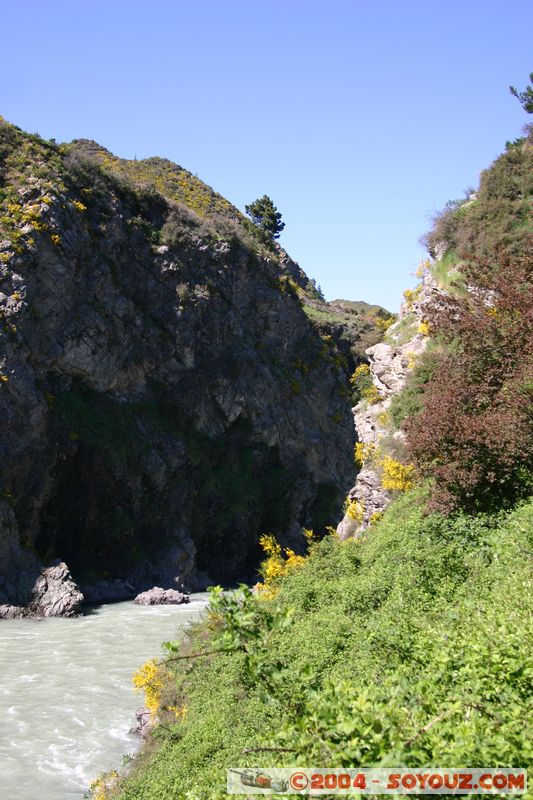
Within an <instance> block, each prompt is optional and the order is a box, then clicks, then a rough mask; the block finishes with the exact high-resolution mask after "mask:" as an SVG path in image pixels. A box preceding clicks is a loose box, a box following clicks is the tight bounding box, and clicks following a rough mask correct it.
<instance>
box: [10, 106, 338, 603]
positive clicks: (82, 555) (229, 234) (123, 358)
mask: <svg viewBox="0 0 533 800" xmlns="http://www.w3.org/2000/svg"><path fill="white" fill-rule="evenodd" d="M0 203H1V210H0V417H1V419H2V426H1V430H0V453H1V467H0V603H11V604H16V605H23V606H26V605H29V604H31V603H32V602H35V593H34V590H35V585H36V581H37V582H38V580H39V575H40V573H41V570H42V569H43V567H46V566H47V565H49V564H51V563H56V560H57V559H59V560H61V561H64V562H66V564H67V565H68V568H70V571H71V573H72V577H73V579H74V581H75V582H76V583H77V584H78V585H80V586H81V588H82V590H84V591H85V593H86V594H87V595H88V597H89V598H95V599H97V598H98V597H103V596H109V597H110V598H112V599H117V598H118V597H120V596H121V593H122V591H123V590H124V592H125V594H126V595H128V593H129V592H130V590H131V591H132V590H133V589H134V590H135V591H140V590H142V589H146V588H148V587H150V586H153V585H154V584H155V583H157V584H158V585H160V586H162V587H164V588H172V587H174V588H175V587H176V585H177V584H178V585H181V584H185V585H186V586H188V587H190V588H195V587H200V586H203V585H205V584H206V582H208V581H226V582H228V581H234V580H237V579H241V578H250V577H253V575H254V570H255V567H256V565H257V561H258V557H259V553H258V545H257V541H258V536H259V534H261V533H265V532H272V533H275V534H276V535H277V536H279V537H280V538H281V541H286V542H287V543H288V542H292V544H293V545H295V543H297V541H298V537H299V535H300V534H299V530H300V527H301V526H302V525H306V526H311V527H314V528H317V529H320V528H322V527H323V526H324V525H326V524H328V523H331V522H335V521H336V520H335V516H336V514H337V509H338V508H339V507H340V504H341V502H342V498H343V496H344V495H345V493H346V490H347V488H348V485H349V481H350V472H351V463H352V456H351V444H352V441H353V431H352V424H351V417H350V409H349V404H348V401H347V399H346V398H347V392H346V385H345V374H344V371H343V369H342V366H341V365H340V364H339V360H338V359H336V358H335V352H333V350H332V345H331V343H330V342H327V341H324V340H323V339H322V338H321V336H320V334H319V332H318V331H317V329H316V328H315V327H314V326H313V324H312V323H311V322H310V320H309V319H308V317H307V315H306V314H305V313H304V310H303V309H302V302H301V299H300V298H299V295H298V292H297V291H296V290H295V289H294V286H293V285H292V282H291V281H290V280H289V279H288V276H287V274H286V271H285V270H284V268H283V265H282V263H281V261H282V260H281V259H280V257H279V255H278V254H277V253H276V251H275V250H273V249H269V248H268V247H265V246H264V244H261V243H260V242H259V241H258V240H256V239H254V235H253V230H251V229H250V227H249V224H246V222H245V221H244V220H243V218H242V216H241V215H240V214H239V212H238V211H237V210H236V209H234V208H233V207H231V206H230V204H228V203H227V201H224V200H223V198H220V196H219V195H216V193H214V192H212V190H210V189H209V187H206V186H205V185H204V184H201V182H200V181H198V179H196V178H194V177H193V176H191V175H190V173H187V172H186V171H185V170H182V169H181V168H180V167H177V166H176V165H172V164H170V162H163V161H161V160H160V159H150V160H148V161H147V162H133V161H131V162H121V161H120V160H118V159H116V158H115V157H114V156H111V154H109V153H107V151H104V150H103V149H102V148H99V147H98V146H97V145H95V144H94V143H90V142H89V143H88V142H74V143H72V144H70V145H61V146H57V145H56V144H55V143H54V142H45V141H43V140H42V139H40V138H39V137H37V136H29V135H27V134H25V133H23V132H22V131H20V130H19V129H17V128H15V127H14V126H12V125H9V124H7V123H6V122H3V121H2V122H1V123H0ZM347 481H348V483H347ZM41 578H42V575H41ZM41 582H42V581H41ZM126 582H128V584H126ZM95 587H97V588H96V590H95ZM98 587H100V589H99V590H98ZM124 587H126V588H124ZM127 587H129V588H127Z"/></svg>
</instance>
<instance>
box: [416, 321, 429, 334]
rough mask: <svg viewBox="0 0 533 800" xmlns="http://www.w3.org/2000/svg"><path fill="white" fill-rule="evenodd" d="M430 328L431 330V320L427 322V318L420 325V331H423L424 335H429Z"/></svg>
mask: <svg viewBox="0 0 533 800" xmlns="http://www.w3.org/2000/svg"><path fill="white" fill-rule="evenodd" d="M429 330H430V329H429V322H427V321H426V320H424V322H421V323H420V325H419V326H418V333H421V334H422V336H429Z"/></svg>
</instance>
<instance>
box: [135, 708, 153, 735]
mask: <svg viewBox="0 0 533 800" xmlns="http://www.w3.org/2000/svg"><path fill="white" fill-rule="evenodd" d="M153 727H154V717H153V715H152V714H151V713H150V711H149V709H148V708H138V709H137V711H136V712H135V726H134V727H133V728H131V730H130V733H136V734H137V735H138V736H140V737H141V738H142V739H146V737H147V736H148V734H149V733H150V731H151V730H152V728H153Z"/></svg>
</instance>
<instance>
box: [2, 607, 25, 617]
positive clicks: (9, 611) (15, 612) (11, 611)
mask: <svg viewBox="0 0 533 800" xmlns="http://www.w3.org/2000/svg"><path fill="white" fill-rule="evenodd" d="M25 611H26V609H25V608H23V607H22V606H10V605H3V606H0V619H20V618H21V617H24V616H25Z"/></svg>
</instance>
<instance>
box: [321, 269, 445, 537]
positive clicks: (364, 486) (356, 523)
mask: <svg viewBox="0 0 533 800" xmlns="http://www.w3.org/2000/svg"><path fill="white" fill-rule="evenodd" d="M439 294H441V290H440V289H439V288H438V287H437V284H436V282H435V281H434V280H433V278H432V277H431V274H430V273H427V274H425V276H424V278H423V281H422V283H421V285H420V288H419V290H418V292H417V293H415V297H414V299H412V300H410V301H409V302H406V303H404V304H403V305H402V307H401V309H400V315H399V319H398V321H397V322H395V323H394V324H393V325H392V326H391V327H390V328H389V330H388V331H387V336H386V339H385V341H383V342H380V343H379V344H376V345H374V346H373V347H369V348H368V349H367V351H366V354H367V356H368V359H369V366H370V374H371V376H372V382H373V384H374V386H375V387H376V389H377V390H378V393H379V397H380V398H381V399H380V400H379V402H375V403H371V404H369V403H368V401H367V400H362V401H361V402H360V403H358V404H357V405H356V406H355V408H353V409H352V412H353V416H354V423H355V430H356V434H357V439H358V441H359V442H361V443H363V445H365V446H366V447H367V448H368V452H372V450H373V449H374V448H377V447H378V446H379V444H380V441H383V440H384V439H385V438H386V437H389V436H391V435H392V437H393V439H396V440H398V441H399V442H401V441H402V440H403V433H402V431H401V430H399V431H395V432H394V433H393V434H391V433H390V430H389V425H388V422H387V411H388V409H389V407H390V404H391V401H392V398H393V396H394V395H395V394H397V393H398V392H400V391H401V389H402V388H403V387H404V385H405V381H406V379H407V376H408V374H409V372H410V370H411V369H412V368H413V366H414V363H415V362H416V359H417V357H419V356H420V354H421V353H422V352H423V351H424V350H425V348H426V345H427V342H428V338H427V336H426V335H425V332H424V329H423V326H422V330H420V328H421V323H423V322H424V321H425V319H426V312H425V308H426V307H427V305H428V304H430V303H431V304H435V302H437V301H438V296H439ZM348 500H349V501H355V502H356V503H357V508H358V510H359V513H357V514H354V513H353V512H352V513H350V511H349V510H348V512H347V513H346V514H345V516H344V518H343V519H342V520H341V522H340V523H339V525H338V527H337V535H338V536H339V538H341V539H346V538H348V537H350V536H354V535H356V534H357V533H359V532H360V531H362V530H364V529H365V528H367V527H368V525H369V524H370V522H371V519H372V517H373V516H374V515H376V514H380V513H381V512H382V511H384V509H385V508H386V507H387V505H388V504H389V503H390V501H391V494H390V492H388V491H386V490H385V489H383V487H382V480H381V469H380V466H379V463H378V462H376V459H374V460H372V458H369V460H368V463H366V462H365V463H363V466H362V468H361V469H360V471H359V473H358V474H357V477H356V481H355V485H354V486H353V488H352V489H351V490H350V492H349V493H348Z"/></svg>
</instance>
